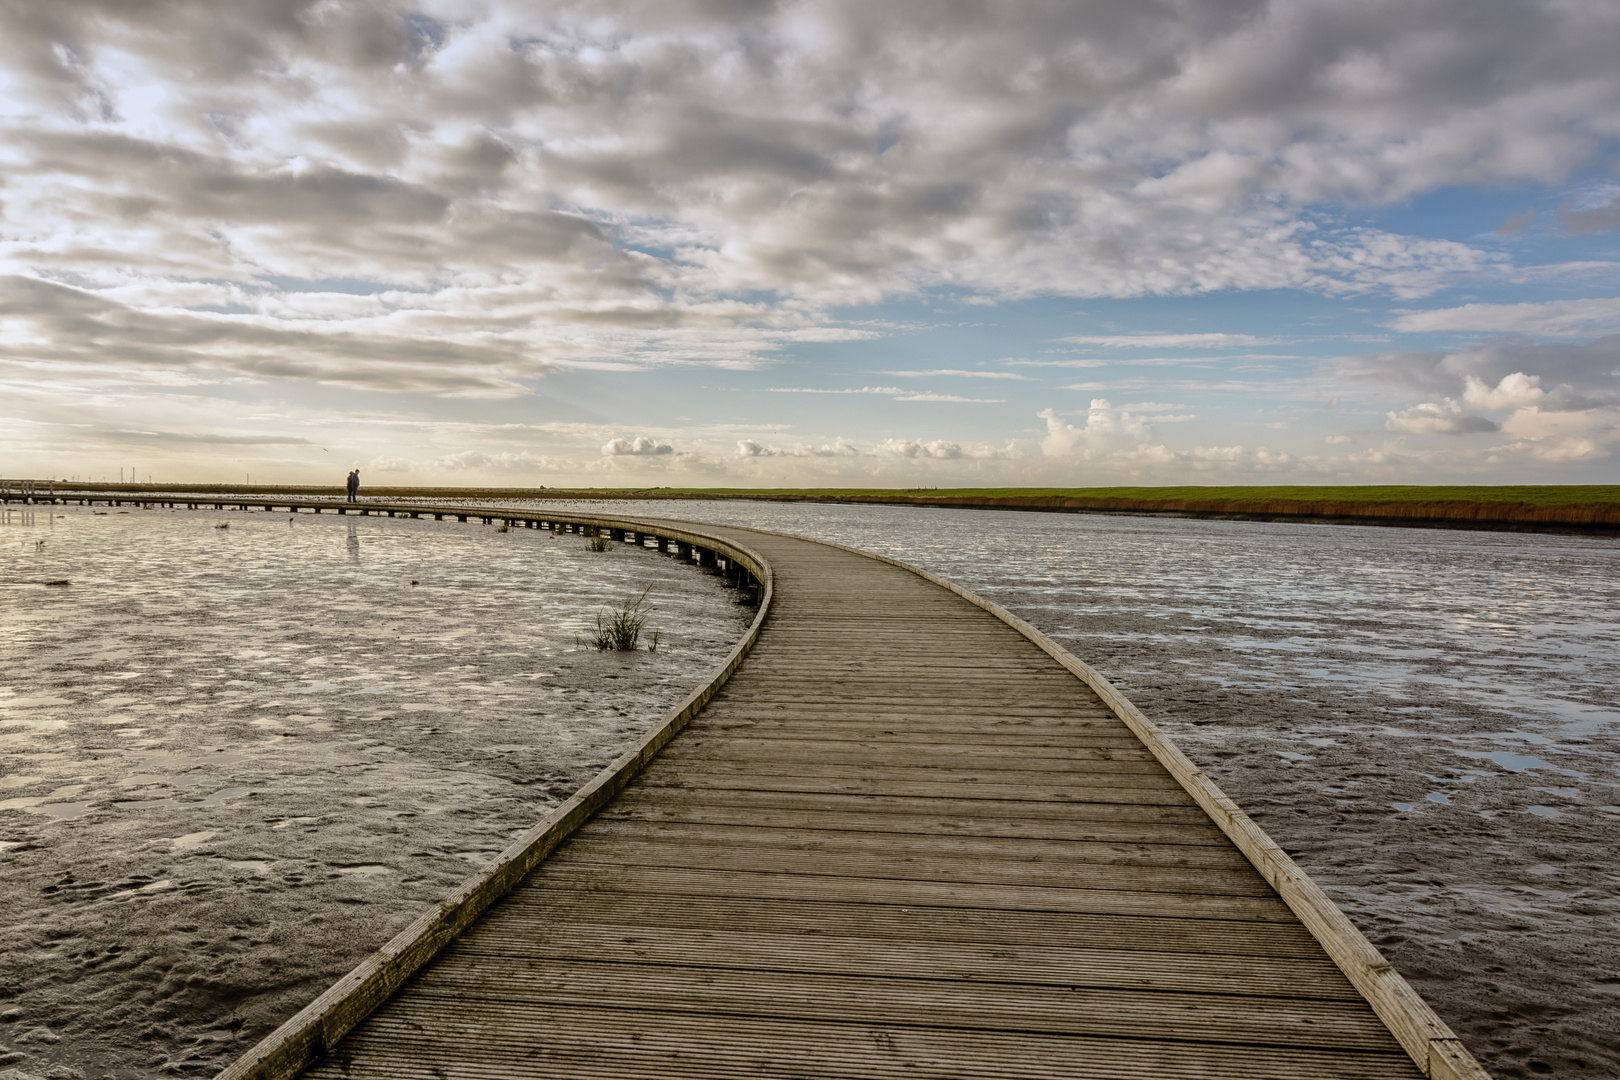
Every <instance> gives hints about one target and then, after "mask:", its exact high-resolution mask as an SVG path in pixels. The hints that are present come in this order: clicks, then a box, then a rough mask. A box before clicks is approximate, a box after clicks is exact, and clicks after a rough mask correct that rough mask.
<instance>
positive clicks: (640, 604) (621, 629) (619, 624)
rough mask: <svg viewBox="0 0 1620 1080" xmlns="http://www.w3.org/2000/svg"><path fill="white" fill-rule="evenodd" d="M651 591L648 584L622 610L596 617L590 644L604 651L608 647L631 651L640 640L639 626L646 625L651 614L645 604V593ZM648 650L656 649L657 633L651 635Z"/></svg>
mask: <svg viewBox="0 0 1620 1080" xmlns="http://www.w3.org/2000/svg"><path fill="white" fill-rule="evenodd" d="M651 591H652V586H651V585H649V586H647V587H646V588H645V589H642V590H641V595H640V596H638V597H636V600H635V603H633V604H631V605H630V606H629V607H626V608H624V609H623V610H622V611H614V612H611V613H609V614H608V615H607V616H606V617H605V619H604V616H602V615H598V616H597V617H596V634H595V636H593V637H592V638H591V644H592V645H595V646H596V647H597V648H598V649H601V650H602V651H604V652H606V651H607V650H609V649H612V650H615V651H618V652H632V651H634V650H635V648H636V647H637V645H638V644H640V641H641V628H642V627H644V626H646V625H647V616H648V615H650V614H652V608H650V607H648V606H647V594H648V593H649V592H651ZM648 651H649V652H657V651H658V635H657V634H654V635H653V640H652V645H650V646H649V647H648Z"/></svg>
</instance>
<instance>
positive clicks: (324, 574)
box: [0, 507, 753, 1080]
mask: <svg viewBox="0 0 1620 1080" xmlns="http://www.w3.org/2000/svg"><path fill="white" fill-rule="evenodd" d="M52 581H67V582H69V584H67V585H49V584H46V583H47V582H52ZM644 589H645V590H647V602H648V604H650V605H651V606H652V614H651V617H650V619H649V622H648V624H647V631H648V633H649V634H650V633H651V632H653V631H657V632H658V634H659V645H658V650H657V651H656V652H649V651H646V650H645V649H643V650H641V651H638V652H634V653H616V652H608V653H603V652H598V651H597V650H596V649H595V648H593V647H591V646H590V645H589V644H587V643H586V642H585V641H584V640H583V639H586V638H588V635H589V634H590V632H591V631H592V630H594V628H595V619H596V616H597V615H598V613H600V612H602V611H603V610H604V609H607V608H617V607H623V606H625V605H626V604H627V603H629V602H630V601H632V600H634V599H635V597H636V596H637V595H639V594H640V593H641V592H642V591H643V590H644ZM737 600H738V594H737V592H736V591H735V590H730V589H727V588H725V587H724V584H723V582H722V580H721V579H720V578H719V577H717V576H714V575H710V574H706V573H704V572H702V571H701V570H699V569H697V568H696V567H695V566H693V565H691V564H681V563H678V562H677V561H675V560H673V559H671V558H668V557H665V556H660V555H658V554H657V553H656V552H652V551H646V550H641V549H635V548H630V547H626V546H623V545H615V546H614V548H613V549H612V550H610V551H608V552H591V551H589V550H587V548H586V546H585V544H584V542H583V541H582V540H581V538H579V537H577V536H553V535H552V534H550V533H547V532H542V531H538V530H522V529H515V530H512V531H510V532H505V533H503V532H500V531H499V530H498V529H496V528H494V527H490V526H483V525H479V524H476V523H468V524H458V523H454V522H413V521H406V520H389V519H383V518H360V519H355V518H352V517H350V518H337V517H335V516H332V515H320V516H314V515H308V514H303V515H296V516H295V515H289V514H287V513H276V514H271V513H264V512H262V511H249V512H200V511H199V512H187V511H168V510H144V511H142V510H135V511H130V512H127V513H118V512H116V511H112V512H102V511H99V510H94V511H93V510H90V509H87V508H55V509H54V510H51V509H50V508H45V507H40V508H37V509H35V510H31V511H29V512H27V513H23V512H19V511H17V510H15V509H13V510H12V511H11V512H10V513H8V514H3V515H0V657H3V658H4V660H3V665H0V880H3V881H4V886H5V887H4V889H3V890H0V1068H5V1067H7V1066H10V1067H13V1068H19V1069H22V1070H24V1071H25V1072H27V1073H29V1074H32V1075H36V1076H41V1077H65V1078H71V1077H73V1076H74V1075H77V1074H84V1075H88V1076H110V1077H118V1078H120V1080H124V1078H129V1080H133V1078H137V1077H155V1076H172V1075H176V1074H181V1075H184V1074H198V1075H211V1074H212V1073H213V1072H215V1071H217V1070H218V1069H219V1068H220V1066H221V1065H222V1064H223V1063H224V1062H225V1061H228V1060H229V1059H230V1058H231V1057H234V1056H235V1055H236V1054H237V1053H240V1052H241V1050H242V1049H244V1048H245V1047H246V1046H248V1045H251V1043H252V1042H253V1041H255V1040H257V1039H258V1038H259V1037H261V1036H262V1035H264V1034H266V1033H267V1032H268V1031H269V1030H270V1029H271V1028H272V1027H274V1026H275V1025H276V1024H277V1023H279V1022H280V1021H281V1020H283V1019H285V1018H286V1017H287V1016H290V1015H291V1014H292V1013H293V1012H295V1011H296V1010H297V1009H298V1008H300V1007H302V1006H303V1005H304V1004H305V1003H306V1002H307V1001H308V1000H309V999H311V998H312V997H314V996H315V994H317V993H318V992H319V991H320V990H322V989H324V988H325V987H326V986H327V985H328V984H330V983H331V982H332V981H333V980H334V979H335V978H336V977H337V976H339V975H341V974H342V973H343V972H344V971H346V970H348V969H349V968H350V967H352V966H353V965H354V963H356V962H357V961H358V960H359V959H361V958H362V957H363V956H364V955H365V954H366V953H368V952H370V951H371V950H373V949H375V948H376V947H377V946H378V945H380V944H382V943H383V942H384V941H386V940H387V939H388V938H389V937H390V936H392V935H393V934H394V933H395V932H397V931H398V930H399V929H400V928H402V927H403V926H404V925H405V924H406V923H408V922H409V921H410V920H411V919H412V918H413V917H415V915H416V914H418V913H419V912H420V911H421V910H422V909H423V907H424V906H425V905H426V904H429V903H432V902H433V901H436V900H437V899H439V898H440V897H441V896H442V895H443V894H444V893H445V892H447V891H448V890H449V889H450V887H452V886H453V885H454V884H455V883H457V882H458V881H460V880H461V879H462V878H464V877H465V876H466V875H467V874H468V873H470V872H472V871H473V870H474V869H476V868H477V867H479V866H481V865H483V864H484V863H485V862H486V861H487V860H489V859H490V858H491V857H492V856H493V855H495V854H496V853H497V852H498V851H500V850H501V849H502V848H503V847H504V846H505V845H506V844H507V842H508V841H509V840H510V839H511V837H512V836H514V835H515V834H516V833H519V832H521V831H522V830H524V829H526V828H527V827H529V826H530V825H532V824H533V823H534V822H535V821H537V820H538V819H539V818H540V817H542V816H543V815H544V814H545V812H546V811H547V809H548V808H550V807H551V806H553V805H555V804H557V803H558V802H560V801H561V800H563V799H565V798H566V797H567V796H568V795H570V794H571V793H572V792H573V791H574V790H575V789H577V788H578V787H579V785H580V784H582V783H583V782H584V781H586V780H587V779H589V778H590V777H591V776H592V775H594V774H595V773H596V772H597V771H598V770H599V769H600V768H601V767H602V766H603V765H605V764H606V763H607V762H609V761H611V760H612V759H613V758H614V757H615V756H616V755H617V754H618V753H620V752H621V751H622V750H623V749H624V748H625V747H627V746H628V745H629V744H630V743H632V742H633V741H634V740H635V739H636V738H637V737H639V735H640V734H641V733H642V732H643V731H644V730H645V729H646V728H647V727H648V726H649V725H650V724H651V723H652V722H654V721H655V720H657V719H658V718H659V717H661V716H662V715H663V714H664V713H665V712H666V711H667V710H668V709H669V708H670V707H671V706H673V705H675V704H676V703H678V702H679V701H680V700H681V699H682V698H683V697H684V696H685V695H686V694H687V693H688V692H690V690H691V689H692V688H693V687H694V686H696V685H697V684H698V683H699V682H700V681H701V680H702V679H703V678H704V677H705V676H706V675H707V673H708V672H709V671H710V670H711V669H712V668H713V666H714V665H715V664H716V663H718V662H719V661H720V660H721V659H722V658H723V657H724V656H725V655H726V653H727V652H729V651H730V649H731V647H732V646H733V645H734V644H735V642H736V641H737V639H738V638H739V637H740V636H741V635H742V633H743V631H744V629H745V628H746V626H747V624H748V622H749V621H750V620H751V619H752V616H753V609H751V608H748V607H745V606H742V605H739V604H738V603H737Z"/></svg>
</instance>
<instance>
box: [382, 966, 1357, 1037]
mask: <svg viewBox="0 0 1620 1080" xmlns="http://www.w3.org/2000/svg"><path fill="white" fill-rule="evenodd" d="M411 990H412V996H413V997H415V998H418V999H422V998H439V999H448V1000H450V1001H455V1002H461V1003H467V1004H473V1003H479V1004H482V1003H485V1002H491V1003H493V1002H506V1003H512V1004H523V1005H531V1006H532V1005H597V1006H602V1007H628V1008H637V1007H642V1008H647V1007H654V1006H656V1007H658V1008H661V1009H665V1010H667V1011H670V1012H675V1013H688V1014H714V1013H720V1014H724V1015H727V1016H755V1017H780V1018H783V1019H792V1018H796V1017H802V1016H811V1017H814V1018H816V1019H818V1020H841V1021H844V1022H846V1023H851V1022H858V1023H879V1024H896V1025H902V1024H903V1025H919V1026H931V1027H948V1028H954V1029H956V1030H964V1029H967V1030H973V1029H980V1030H988V1031H995V1030H1015V1031H1027V1032H1044V1033H1053V1034H1055V1033H1063V1034H1070V1035H1093V1036H1111V1037H1114V1038H1130V1037H1133V1036H1139V1035H1140V1034H1141V1033H1142V1032H1144V1031H1153V1032H1154V1034H1155V1035H1156V1037H1158V1038H1161V1039H1165V1040H1175V1041H1191V1040H1196V1041H1200V1042H1226V1041H1233V1040H1232V1032H1233V1030H1234V1029H1237V1030H1240V1031H1242V1032H1244V1033H1245V1038H1244V1041H1248V1042H1252V1043H1260V1044H1264V1045H1268V1046H1295V1047H1315V1048H1319V1049H1329V1048H1340V1049H1350V1050H1362V1051H1365V1050H1381V1049H1387V1048H1388V1046H1389V1032H1388V1030H1387V1029H1385V1028H1384V1026H1383V1025H1382V1024H1380V1023H1379V1022H1378V1018H1377V1017H1376V1016H1374V1015H1373V1012H1372V1010H1371V1009H1370V1008H1368V1007H1367V1003H1366V1002H1365V1001H1362V1000H1360V999H1355V1000H1353V1001H1325V1000H1301V999H1297V998H1272V997H1256V998H1249V997H1242V996H1235V995H1226V994H1197V993H1186V992H1180V993H1159V992H1154V991H1142V990H1113V989H1100V988H1091V987H1085V986H1046V985H1039V984H1033V983H1002V982H997V983H988V984H984V985H975V984H973V983H971V982H967V981H965V980H960V979H928V980H923V979H893V978H881V977H873V976H860V975H839V976H828V975H820V974H814V973H800V972H791V971H769V970H760V969H758V968H750V969H746V970H738V969H725V968H715V967H678V966H665V965H659V964H602V963H594V962H585V963H579V962H575V961H569V960H532V959H527V958H521V957H509V956H495V955H491V954H488V953H480V954H473V955H469V954H467V953H450V954H448V955H446V956H445V957H444V958H443V959H442V960H441V961H440V962H439V963H437V964H434V965H433V966H432V967H431V968H429V969H428V970H426V971H424V972H422V974H421V975H419V976H418V977H417V979H416V980H415V982H414V983H413V985H412V988H411Z"/></svg>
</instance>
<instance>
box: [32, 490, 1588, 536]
mask: <svg viewBox="0 0 1620 1080" xmlns="http://www.w3.org/2000/svg"><path fill="white" fill-rule="evenodd" d="M63 486H65V485H63ZM73 487H75V488H76V489H79V490H99V491H128V492H131V493H136V492H160V491H189V492H197V493H219V494H224V493H227V492H230V493H236V494H241V495H260V496H275V495H320V494H329V495H337V496H339V497H341V495H342V490H341V489H340V488H337V487H274V486H253V487H244V486H240V485H216V484H190V485H179V484H155V485H154V484H78V485H73ZM363 491H364V494H365V495H366V496H367V497H369V498H428V499H764V500H769V501H773V502H826V503H878V504H884V505H896V506H931V507H954V506H968V507H978V508H981V509H995V510H1044V511H1058V512H1070V513H1088V512H1089V513H1117V514H1169V515H1179V516H1191V517H1211V518H1237V519H1247V520H1258V521H1289V520H1303V521H1337V522H1360V523H1365V524H1379V525H1407V526H1418V527H1430V528H1465V529H1466V528H1473V529H1499V530H1514V531H1536V532H1582V533H1620V484H1588V485H1503V486H1483V485H1482V486H1427V485H1389V486H1384V485H1362V486H1344V487H1107V488H907V489H890V488H669V487H655V488H549V487H546V488H468V487H373V486H369V485H368V486H367V487H365V488H364V489H363Z"/></svg>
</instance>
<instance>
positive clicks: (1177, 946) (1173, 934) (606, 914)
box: [488, 870, 1322, 961]
mask: <svg viewBox="0 0 1620 1080" xmlns="http://www.w3.org/2000/svg"><path fill="white" fill-rule="evenodd" d="M595 881H596V877H595V875H594V874H592V875H585V874H582V873H580V872H579V871H577V870H573V871H558V872H555V873H548V874H547V875H545V876H544V878H543V879H540V878H536V879H534V880H533V881H531V882H530V883H529V884H528V885H526V886H524V887H523V888H521V889H519V890H517V891H514V892H513V893H512V894H511V895H510V896H509V897H508V898H507V899H506V901H505V902H504V903H503V904H502V906H501V907H500V908H499V909H497V910H496V911H494V912H492V913H491V914H490V915H489V916H488V918H489V919H490V920H500V919H504V918H505V913H506V912H507V911H514V912H520V913H521V914H520V915H519V916H517V917H518V918H520V919H521V920H523V924H524V925H527V927H528V930H527V931H526V932H527V933H529V934H531V935H532V936H534V937H536V938H537V939H538V938H541V937H544V936H546V935H548V934H551V933H554V932H557V931H558V930H559V929H560V928H565V927H567V926H575V925H591V924H595V923H599V922H600V923H607V924H612V925H633V926H636V927H639V928H640V930H641V931H643V932H645V931H648V930H657V929H658V928H660V927H669V928H671V929H677V930H679V929H693V930H703V931H709V932H716V931H719V932H732V931H737V932H756V933H773V934H783V935H792V936H794V937H796V938H802V939H807V940H810V941H812V942H813V941H817V940H820V939H822V938H824V937H826V936H828V935H829V933H830V932H831V931H834V930H836V932H837V933H838V934H840V935H842V936H844V937H846V938H853V937H858V938H862V939H869V940H873V941H900V942H958V943H964V944H978V945H987V946H1013V947H1016V948H1023V949H1045V948H1055V949H1064V948H1074V949H1109V950H1114V951H1135V952H1151V953H1169V954H1174V955H1209V956H1232V957H1284V958H1288V959H1291V960H1313V961H1315V960H1320V959H1321V958H1322V953H1321V948H1320V946H1318V945H1317V944H1316V940H1315V939H1314V938H1312V937H1311V936H1310V933H1309V932H1308V931H1306V930H1305V928H1304V927H1303V926H1300V925H1299V924H1298V923H1291V922H1286V921H1284V922H1245V921H1241V920H1233V919H1197V918H1175V917H1168V916H1157V915H1152V916H1150V915H1145V914H1142V913H1140V912H1129V913H1125V914H1089V913H1084V912H1080V913H1074V912H1068V913H1061V914H1058V913H1052V912H1043V911H1008V910H997V909H988V910H987V909H983V908H967V907H957V908H953V907H934V906H927V907H925V906H919V905H915V904H906V905H899V904H889V905H884V904H872V903H859V902H854V901H845V900H836V899H835V900H805V899H771V898H766V897H746V898H737V897H724V896H706V897H704V898H703V902H702V903H693V902H692V897H690V896H688V895H685V894H682V893H675V892H669V891H665V890H664V889H663V888H662V887H661V886H660V888H659V889H658V890H657V891H651V892H637V891H635V890H633V889H631V888H628V887H622V888H615V889H613V890H611V891H606V890H600V889H597V888H594V887H592V885H593V884H594V882H595ZM628 884H629V883H628V882H621V883H620V885H622V886H628Z"/></svg>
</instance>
